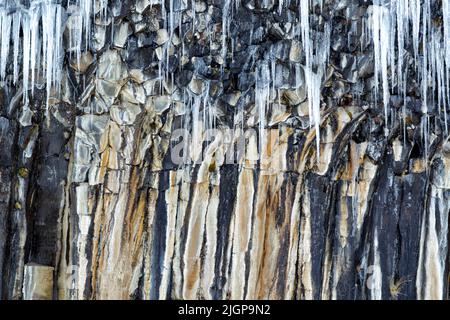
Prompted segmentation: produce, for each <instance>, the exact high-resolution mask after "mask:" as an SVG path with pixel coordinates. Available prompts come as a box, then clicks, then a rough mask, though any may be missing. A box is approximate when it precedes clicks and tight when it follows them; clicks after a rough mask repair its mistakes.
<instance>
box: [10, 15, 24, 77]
mask: <svg viewBox="0 0 450 320" xmlns="http://www.w3.org/2000/svg"><path fill="white" fill-rule="evenodd" d="M21 20H22V16H21V13H20V11H17V12H16V13H14V15H13V32H12V36H13V41H14V48H13V65H14V78H13V79H14V80H13V82H14V84H16V83H17V81H18V80H19V39H20V38H19V33H20V21H21Z"/></svg>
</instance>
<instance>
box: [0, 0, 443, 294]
mask: <svg viewBox="0 0 450 320" xmlns="http://www.w3.org/2000/svg"><path fill="white" fill-rule="evenodd" d="M19 2H20V1H19ZM93 2H95V5H94V6H92V8H91V9H92V11H91V12H90V17H91V19H90V25H88V24H87V22H86V21H87V20H85V19H82V20H81V21H82V23H81V24H79V23H78V24H77V23H76V20H75V19H76V15H70V14H69V13H70V10H69V9H68V8H66V7H65V5H64V4H62V5H61V6H62V8H64V15H62V17H64V19H63V20H64V21H66V22H65V24H64V30H62V32H63V34H62V35H61V37H62V38H61V39H62V40H61V41H62V42H61V46H62V47H61V49H60V53H61V59H60V60H61V75H60V79H59V80H60V81H59V82H58V84H51V83H50V85H49V83H48V82H46V81H45V80H43V79H46V77H45V73H44V71H42V70H41V71H39V67H37V66H36V70H37V71H36V75H35V76H34V77H35V81H34V82H31V80H30V83H28V82H26V83H28V85H29V86H30V87H29V88H28V90H27V95H26V96H27V98H26V99H25V98H24V92H23V91H24V90H23V85H22V86H19V85H14V67H13V65H14V63H9V64H7V65H6V66H5V76H4V77H2V85H1V87H0V296H1V298H3V299H446V298H448V243H447V239H448V213H449V210H450V209H449V198H448V197H449V195H450V153H449V152H448V149H449V148H448V144H449V143H448V141H447V134H446V132H447V120H446V116H447V114H446V107H447V106H448V104H447V103H450V101H449V100H448V96H446V93H445V92H447V91H448V88H447V86H446V85H445V79H443V78H442V77H441V75H440V74H439V73H438V72H437V71H436V70H438V69H439V65H438V63H434V64H433V63H429V65H430V69H425V71H426V72H430V75H429V78H430V79H429V81H428V82H427V83H430V87H429V88H428V87H427V89H426V90H425V92H424V87H423V86H422V87H421V84H420V83H418V82H419V80H417V79H419V78H418V77H419V75H418V74H419V73H420V72H422V71H418V68H416V66H415V62H414V61H415V59H416V58H415V50H417V55H418V56H420V57H421V58H417V60H420V59H423V56H424V55H425V56H426V55H427V54H428V55H429V56H430V57H431V55H432V54H431V53H426V52H425V53H424V50H425V49H424V48H415V43H414V42H413V41H406V43H405V44H403V47H402V49H403V52H402V53H403V55H402V59H403V60H402V61H403V62H402V64H400V62H398V60H397V59H398V58H397V55H398V52H397V51H398V50H396V49H398V46H399V44H398V43H397V42H394V43H393V44H392V46H393V49H392V54H393V56H395V58H392V60H395V61H397V65H395V63H392V64H391V65H389V72H387V73H383V71H382V70H381V69H382V68H381V65H378V64H377V63H378V62H377V58H376V56H377V55H376V54H375V53H374V51H375V50H377V49H376V46H377V44H376V43H374V42H376V41H374V35H373V34H372V33H371V32H369V31H368V29H369V28H370V23H373V21H372V20H371V17H372V14H373V11H374V5H377V4H379V3H378V2H376V1H373V2H372V1H342V0H341V1H338V0H336V1H334V0H323V1H311V5H310V6H309V7H307V8H306V9H307V11H308V14H307V16H308V24H309V27H308V29H306V28H305V25H304V24H305V20H304V19H303V20H302V17H301V14H302V12H304V10H305V8H304V7H303V6H302V5H300V4H299V3H297V2H296V1H294V0H291V1H289V0H284V1H280V0H274V1H268V0H264V1H257V0H241V1H229V0H203V1H190V0H173V1H172V0H170V1H159V0H128V1H116V0H110V1H93ZM419 2H420V3H421V4H422V8H426V6H427V5H428V6H430V10H429V13H430V21H431V25H432V26H430V27H429V29H428V31H426V30H425V34H426V35H425V36H424V33H423V31H420V30H419V31H418V35H417V37H418V39H420V40H422V39H425V40H426V39H427V36H429V37H431V34H432V31H430V30H434V29H432V28H441V25H442V23H441V22H442V9H441V6H442V3H441V1H436V4H430V2H429V1H419ZM85 3H86V2H84V1H78V2H77V4H75V5H73V8H72V9H71V10H75V11H76V10H77V8H78V7H81V5H82V4H85ZM434 6H436V10H432V9H433V8H434ZM423 10H425V9H423ZM380 15H381V18H380V19H381V20H380V21H382V20H383V13H380ZM2 19H3V18H2ZM392 19H394V17H393V18H392ZM72 20H74V21H72ZM2 21H3V20H2ZM71 21H72V22H71ZM83 21H84V22H83ZM301 21H303V24H302V23H301ZM2 23H3V22H2ZM11 23H12V22H11ZM80 26H83V28H88V30H89V31H90V32H89V33H88V34H89V37H86V35H85V34H84V32H81V31H78V32H79V33H80V32H81V33H80V39H81V40H79V41H80V43H79V44H77V41H78V40H76V39H75V38H76V37H75V36H73V35H76V34H77V31H76V30H78V29H79V28H80ZM12 28H13V24H12ZM382 29H383V27H382V26H380V27H379V29H377V30H382ZM305 30H308V32H307V36H308V39H310V40H311V43H310V45H311V48H308V46H305V39H306V38H305V37H306V36H305ZM414 30H415V29H414ZM414 30H413V26H412V25H411V32H412V33H413V32H414ZM378 32H381V33H382V31H378ZM433 34H434V33H433ZM21 37H23V34H21ZM72 37H73V38H72ZM436 37H437V36H436ZM74 39H75V40H74ZM393 41H394V40H393ZM395 41H397V40H395ZM437 43H440V44H441V45H442V42H437ZM2 44H3V43H2ZM77 46H78V47H77ZM378 46H379V50H380V52H381V53H382V47H383V44H378ZM12 47H13V45H11V50H13V49H12ZM441 49H442V50H441V51H438V50H436V51H432V52H440V53H441V54H442V55H444V54H443V53H444V52H445V50H444V49H443V47H442V48H441ZM433 50H434V49H433ZM77 51H79V52H77ZM430 52H431V51H430ZM389 54H391V52H389ZM22 56H23V53H21V55H20V59H19V65H20V64H22V63H23V62H20V61H21V59H22ZM8 59H9V60H8V62H12V60H13V59H14V57H13V55H11V56H10V57H9V58H8ZM441 60H442V59H441ZM441 60H439V59H437V60H435V61H441ZM381 61H383V60H381ZM430 61H431V60H430ZM431 65H433V67H431ZM398 66H400V69H397V67H398ZM401 67H403V69H402V68H401ZM441 67H442V68H444V66H441ZM52 70H53V69H52ZM54 70H58V69H57V68H55V69H54ZM386 70H387V69H386ZM399 70H400V71H401V72H399ZM52 72H55V73H57V71H52ZM426 72H425V73H426ZM398 73H401V74H403V76H402V77H403V78H399V76H398ZM384 76H386V77H388V78H387V81H388V83H389V84H391V86H390V87H389V88H385V87H384V83H383V80H384V79H383V77H384ZM18 77H19V78H20V79H22V78H23V77H24V72H23V71H21V72H20V73H19V75H18ZM25 77H26V75H25ZM28 77H29V78H30V79H31V77H32V76H31V73H30V74H29V75H28ZM431 78H433V79H434V80H431ZM441 78H442V79H441ZM439 81H443V82H442V83H441V82H439ZM431 83H433V85H431ZM402 86H404V89H402V88H401V87H402ZM32 87H33V91H34V92H31V90H32ZM441 88H444V89H441ZM383 90H388V91H389V92H388V96H386V95H385V92H384V91H383ZM28 91H29V92H28ZM424 101H425V103H424ZM427 101H428V103H427ZM424 105H427V108H426V109H424ZM387 106H388V109H387V108H386V107H387ZM386 110H388V112H386ZM211 130H214V131H211ZM211 132H212V134H211ZM186 141H188V142H187V145H185V144H184V143H186ZM182 147H185V148H182ZM180 155H181V157H180ZM180 158H181V161H180ZM230 159H231V160H230Z"/></svg>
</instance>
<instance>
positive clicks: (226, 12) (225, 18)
mask: <svg viewBox="0 0 450 320" xmlns="http://www.w3.org/2000/svg"><path fill="white" fill-rule="evenodd" d="M230 6H231V0H225V4H224V5H223V11H222V59H223V65H225V64H226V59H227V51H228V47H227V35H228V29H229V25H230V13H231V12H230V11H231V9H230Z"/></svg>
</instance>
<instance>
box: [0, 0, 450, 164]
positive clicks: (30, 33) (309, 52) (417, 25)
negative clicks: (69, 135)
mask: <svg viewBox="0 0 450 320" xmlns="http://www.w3.org/2000/svg"><path fill="white" fill-rule="evenodd" d="M63 3H65V4H67V5H64V7H63V5H62V4H61V2H60V1H55V0H3V1H1V3H0V33H1V39H0V78H1V80H2V81H3V82H4V83H6V84H7V83H13V84H17V83H18V81H19V79H20V78H22V87H23V88H22V90H23V93H24V94H23V99H24V104H28V103H29V95H30V93H29V91H31V94H33V92H34V90H35V87H36V86H37V85H41V86H43V85H44V84H45V86H46V90H47V98H49V97H50V96H51V90H53V89H56V90H57V89H58V88H59V83H60V80H61V73H62V61H63V54H64V51H63V48H62V46H63V43H62V38H63V36H62V35H63V33H64V30H65V27H66V21H68V16H71V19H70V23H71V24H72V26H71V28H70V32H69V39H68V42H69V43H68V46H69V50H68V52H69V53H70V54H72V53H74V54H75V55H76V58H77V59H80V56H81V51H82V50H87V49H88V45H89V43H90V33H91V32H90V31H91V24H92V21H91V19H92V18H93V15H94V13H96V14H98V15H99V16H100V18H102V17H103V18H105V19H106V17H107V15H108V12H107V7H108V0H99V1H98V2H96V1H93V0H69V1H67V2H66V1H64V2H63ZM94 3H96V6H95V8H94ZM149 3H150V5H151V6H152V5H155V4H158V5H159V6H160V7H161V13H162V21H163V23H164V26H163V28H162V29H161V30H160V31H158V32H160V33H161V34H158V37H160V38H161V39H160V40H161V43H158V45H159V47H158V48H157V49H156V54H157V55H158V58H159V77H160V79H161V81H160V90H161V91H162V90H163V87H164V86H169V87H171V85H170V83H169V84H168V83H167V79H171V81H172V83H173V74H170V72H169V68H168V66H169V65H170V63H169V62H170V61H169V58H170V55H171V54H172V53H171V50H172V49H173V43H174V42H177V41H178V42H179V41H181V43H183V41H184V39H183V37H182V36H181V35H180V34H178V33H177V32H176V31H175V30H176V28H179V29H180V30H181V24H182V23H183V10H178V9H175V4H176V2H175V0H169V1H163V0H154V1H150V2H149ZM186 3H188V2H186ZM261 3H262V4H260V5H261V6H263V7H270V4H271V3H272V2H271V1H263V2H261ZM294 3H295V4H296V5H297V6H298V10H299V12H298V13H299V17H298V20H297V25H296V26H294V27H293V28H292V30H296V31H294V33H296V34H295V35H296V36H298V38H299V40H300V41H301V43H302V48H303V54H304V58H305V59H304V65H303V70H304V74H305V85H306V89H307V96H308V108H309V117H310V124H311V126H313V127H314V129H315V133H316V142H317V155H318V158H319V154H320V122H321V115H320V109H321V89H322V82H323V80H324V76H325V74H326V68H327V62H328V59H329V54H330V33H331V21H332V19H330V20H329V21H328V22H327V21H325V22H324V29H323V30H322V31H320V32H319V31H318V30H313V29H312V27H311V25H313V23H312V22H311V19H312V17H313V16H314V15H313V14H312V11H313V9H317V8H319V9H321V10H322V9H323V1H322V0H305V1H303V0H301V1H300V0H297V1H293V0H283V1H278V2H277V6H274V7H273V8H272V10H274V11H277V12H280V13H281V12H282V11H283V8H285V7H287V6H292V5H293V4H294ZM241 5H243V4H241V2H240V1H231V0H225V1H224V2H223V7H222V21H221V35H219V37H221V38H220V40H219V41H221V49H220V52H219V53H220V57H221V59H222V60H223V61H222V62H221V66H222V71H223V68H224V67H227V63H228V62H229V61H232V60H233V48H234V45H235V42H234V39H232V37H230V30H231V25H232V23H233V13H234V12H235V11H237V10H238V8H239V6H241ZM317 6H318V7H317ZM187 7H190V8H191V9H190V10H191V11H190V13H189V14H190V16H191V17H192V29H193V31H195V28H196V26H197V24H198V23H199V21H196V17H195V15H196V12H195V9H194V8H195V1H194V0H191V1H190V6H187ZM344 7H345V5H342V6H339V10H340V9H343V8H344ZM438 7H441V10H442V12H441V13H439V14H438V15H439V16H442V23H437V22H436V21H434V20H433V18H432V16H433V14H434V11H435V10H436V8H438ZM98 8H103V9H102V10H100V9H98ZM97 9H98V10H97ZM96 10H97V11H99V10H100V11H101V12H100V11H99V12H97V11H96ZM94 11H95V12H94ZM367 19H368V21H367V22H368V26H369V27H370V28H369V29H370V34H369V36H370V37H371V38H372V40H373V55H374V61H375V74H374V88H375V90H374V100H375V102H378V101H379V102H381V103H382V104H383V108H384V116H385V121H386V128H387V129H389V128H390V123H393V121H392V119H393V118H394V115H395V114H394V112H395V111H393V108H391V107H390V106H391V101H390V100H391V95H392V94H396V95H398V96H401V97H402V98H403V99H404V103H403V108H402V111H403V113H404V114H403V119H406V112H408V108H407V83H408V81H409V80H410V79H409V75H410V74H416V75H417V79H415V80H416V81H417V83H419V84H420V96H421V97H420V98H421V101H422V106H421V111H422V113H423V114H424V115H425V116H424V117H423V120H422V121H423V123H422V125H423V131H424V140H427V139H428V128H429V126H430V125H431V124H430V117H428V114H429V113H430V111H431V110H438V111H439V114H441V113H442V119H443V121H442V122H443V123H442V127H443V130H444V131H445V134H448V124H447V106H448V105H449V104H450V92H449V82H450V81H449V79H450V21H449V20H450V6H449V0H442V1H439V2H434V1H431V0H374V1H373V4H372V5H371V6H370V7H369V8H368V14H367ZM105 21H106V20H105ZM74 25H75V26H74ZM112 25H114V22H113V23H112ZM208 28H210V26H208ZM111 30H112V32H114V28H113V27H112V28H111ZM166 30H167V31H166ZM209 30H210V32H209V34H208V37H210V39H209V40H210V43H212V38H213V37H214V30H213V29H212V27H211V28H210V29H209ZM297 31H298V32H297ZM164 32H166V34H164ZM252 32H253V30H252ZM180 36H181V37H180ZM251 37H252V35H250V38H251ZM181 48H182V51H183V52H181V53H180V56H184V55H185V52H184V45H183V44H182V46H181ZM409 48H412V49H411V50H408V49H409ZM409 51H412V52H409ZM409 55H411V57H412V59H413V60H414V63H410V60H409V59H408V58H409V57H410V56H409ZM230 56H231V57H230ZM230 58H231V59H230ZM274 63H275V61H274V60H273V58H270V59H269V60H267V58H264V59H263V61H259V62H258V63H256V64H255V66H256V70H255V74H256V80H257V81H256V88H255V90H256V99H255V100H256V101H255V104H256V106H257V109H258V111H259V118H260V131H261V132H262V131H264V126H265V125H266V119H265V117H266V114H267V111H268V109H269V108H270V103H271V102H272V101H273V100H274V99H276V96H277V95H276V93H275V94H271V93H270V92H269V87H270V83H271V82H273V79H274V77H275V73H274V71H273V70H274ZM10 65H11V66H12V67H9V66H10ZM8 68H11V71H12V72H11V74H12V75H13V76H12V78H11V79H9V78H7V77H6V75H7V74H8V71H9V70H8ZM272 69H273V70H272ZM412 69H414V70H412ZM266 76H267V77H269V78H268V79H265V78H264V77H266ZM40 79H45V81H40ZM172 86H173V85H172ZM211 117H212V118H214V113H213V112H210V115H209V116H208V118H211ZM207 122H208V123H214V121H213V120H211V119H208V120H207ZM387 132H388V131H386V133H387ZM261 134H263V133H261ZM263 140H264V136H263V135H262V136H261V137H260V142H263ZM425 145H427V143H425Z"/></svg>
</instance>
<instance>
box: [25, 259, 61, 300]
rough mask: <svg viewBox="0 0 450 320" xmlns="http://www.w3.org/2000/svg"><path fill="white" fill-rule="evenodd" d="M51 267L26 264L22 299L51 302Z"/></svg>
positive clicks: (52, 269)
mask: <svg viewBox="0 0 450 320" xmlns="http://www.w3.org/2000/svg"><path fill="white" fill-rule="evenodd" d="M53 271H54V268H53V267H48V266H42V265H38V264H27V265H26V266H25V271H24V284H23V299H24V300H51V299H52V298H53Z"/></svg>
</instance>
